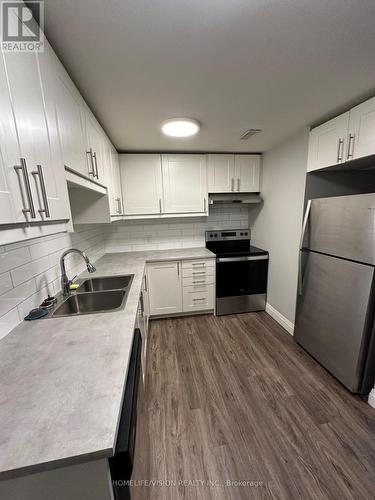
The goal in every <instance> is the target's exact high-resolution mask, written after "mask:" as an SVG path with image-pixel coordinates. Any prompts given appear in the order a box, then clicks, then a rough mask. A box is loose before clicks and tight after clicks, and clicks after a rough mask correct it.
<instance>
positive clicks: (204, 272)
mask: <svg viewBox="0 0 375 500" xmlns="http://www.w3.org/2000/svg"><path fill="white" fill-rule="evenodd" d="M191 274H195V275H197V274H199V275H201V274H206V271H200V272H199V273H198V272H196V273H191Z"/></svg>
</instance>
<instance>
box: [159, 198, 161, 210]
mask: <svg viewBox="0 0 375 500" xmlns="http://www.w3.org/2000/svg"><path fill="white" fill-rule="evenodd" d="M159 212H160V213H161V199H160V198H159Z"/></svg>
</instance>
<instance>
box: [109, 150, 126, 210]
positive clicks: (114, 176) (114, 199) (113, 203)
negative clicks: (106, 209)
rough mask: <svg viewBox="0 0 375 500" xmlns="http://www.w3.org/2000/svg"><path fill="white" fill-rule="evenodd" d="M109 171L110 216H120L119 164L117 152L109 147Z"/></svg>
mask: <svg viewBox="0 0 375 500" xmlns="http://www.w3.org/2000/svg"><path fill="white" fill-rule="evenodd" d="M110 160H111V170H110V179H109V182H108V189H109V196H110V207H111V215H122V214H123V206H122V193H121V179H120V164H119V155H118V153H117V151H116V150H115V149H114V148H113V147H111V150H110Z"/></svg>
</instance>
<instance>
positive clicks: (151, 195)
mask: <svg viewBox="0 0 375 500" xmlns="http://www.w3.org/2000/svg"><path fill="white" fill-rule="evenodd" d="M120 175H121V188H122V195H123V204H124V213H125V215H145V214H160V213H161V212H162V180H161V163H160V155H157V154H142V155H137V154H125V155H120Z"/></svg>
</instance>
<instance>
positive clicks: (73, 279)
mask: <svg viewBox="0 0 375 500" xmlns="http://www.w3.org/2000/svg"><path fill="white" fill-rule="evenodd" d="M77 276H78V274H76V275H75V276H74V278H72V279H71V280H69V285H71V284H72V283H74V282H75V280H76V278H77Z"/></svg>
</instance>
